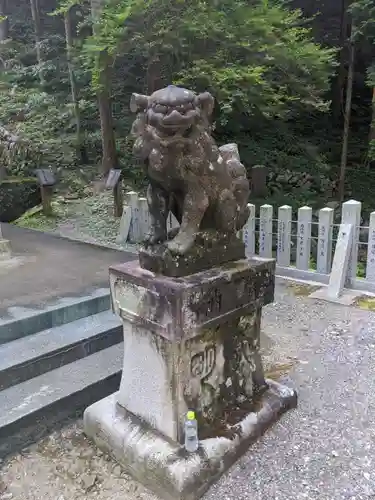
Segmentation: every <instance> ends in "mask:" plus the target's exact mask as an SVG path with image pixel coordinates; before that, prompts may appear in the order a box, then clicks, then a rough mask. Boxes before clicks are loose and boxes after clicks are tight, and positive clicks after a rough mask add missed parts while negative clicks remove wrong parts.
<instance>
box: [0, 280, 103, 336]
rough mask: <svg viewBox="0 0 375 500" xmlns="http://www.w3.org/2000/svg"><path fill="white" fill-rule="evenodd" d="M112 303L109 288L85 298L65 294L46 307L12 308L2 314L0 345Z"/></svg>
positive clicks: (101, 308)
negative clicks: (65, 295)
mask: <svg viewBox="0 0 375 500" xmlns="http://www.w3.org/2000/svg"><path fill="white" fill-rule="evenodd" d="M110 306H111V299H110V293H109V289H108V288H100V289H97V290H95V291H93V292H92V293H91V294H89V295H86V296H83V297H64V298H61V299H60V300H58V301H57V302H55V303H53V304H50V305H47V306H46V307H44V308H43V309H31V308H23V307H11V308H9V309H7V310H6V311H4V312H2V313H1V314H0V344H4V343H6V342H11V341H13V340H16V339H19V338H23V337H27V336H28V335H32V334H34V333H37V332H41V331H43V330H47V329H48V328H54V327H56V326H60V325H64V324H66V323H70V322H73V321H76V320H78V319H81V318H85V317H86V316H90V315H92V314H98V313H100V312H102V311H106V310H108V309H109V308H110Z"/></svg>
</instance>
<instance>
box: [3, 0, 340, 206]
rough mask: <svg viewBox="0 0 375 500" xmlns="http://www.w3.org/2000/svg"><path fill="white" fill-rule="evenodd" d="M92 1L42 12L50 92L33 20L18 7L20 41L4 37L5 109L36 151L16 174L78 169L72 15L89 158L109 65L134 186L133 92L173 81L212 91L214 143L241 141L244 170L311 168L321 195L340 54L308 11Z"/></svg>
mask: <svg viewBox="0 0 375 500" xmlns="http://www.w3.org/2000/svg"><path fill="white" fill-rule="evenodd" d="M90 5H91V4H90V2H88V0H62V1H61V2H60V4H59V5H54V4H53V2H52V3H51V4H50V5H49V12H46V13H44V12H43V13H42V14H43V15H44V18H43V19H44V24H47V21H48V22H51V23H54V24H53V30H52V29H50V30H49V31H46V32H45V33H44V35H43V41H42V49H43V66H44V67H43V74H44V75H45V80H46V83H45V85H44V86H43V88H41V86H40V82H39V71H40V68H39V67H38V65H37V58H36V51H35V47H34V36H33V27H32V22H31V21H30V22H29V21H28V22H29V24H28V25H27V26H26V24H25V21H24V19H23V17H22V16H23V15H24V14H23V11H22V8H20V9H19V10H18V11H17V19H16V22H15V23H14V22H13V24H12V26H15V25H17V26H18V27H19V28H20V29H18V28H17V30H18V31H17V36H13V40H12V41H11V42H10V43H5V44H0V58H1V60H2V61H3V66H4V68H5V71H3V73H2V74H1V76H0V80H1V81H2V84H1V85H2V86H1V88H0V116H2V123H3V125H4V126H5V127H6V128H7V129H9V130H10V132H12V133H15V134H17V135H19V136H20V137H21V138H22V140H23V141H24V142H25V143H27V144H28V151H29V153H28V155H27V158H26V159H23V160H22V162H20V161H19V159H18V160H17V161H15V160H14V159H13V160H12V161H11V162H10V163H11V165H8V168H9V169H10V170H11V171H13V172H15V171H16V170H17V171H20V170H22V171H27V172H29V171H32V169H33V168H35V167H36V166H47V165H53V166H54V167H55V168H57V169H58V170H61V171H64V170H66V169H68V168H71V169H73V168H75V167H76V165H77V162H78V158H77V148H76V143H75V137H76V135H75V123H74V119H73V117H74V114H73V112H72V111H73V110H72V106H71V104H70V99H71V98H70V86H69V78H68V68H67V60H66V53H65V52H66V50H65V36H64V35H65V34H64V25H63V16H64V15H65V14H66V13H67V12H68V11H69V13H70V14H72V16H73V17H72V21H73V23H72V24H73V26H74V27H75V30H76V32H75V36H74V60H73V64H74V67H75V78H76V80H77V85H78V90H79V108H80V115H81V120H82V124H81V126H82V129H83V130H84V131H85V136H86V138H85V146H86V149H87V152H88V155H89V159H90V161H91V162H92V163H95V162H96V161H97V158H98V157H99V156H100V122H99V117H98V110H97V104H96V100H95V93H96V91H97V90H100V84H101V83H100V82H101V80H100V76H101V71H102V69H103V63H106V62H107V61H108V60H109V61H110V63H111V65H112V68H111V69H112V70H113V75H114V76H113V81H112V83H113V102H114V115H115V126H116V135H117V138H118V144H119V146H120V150H121V151H120V152H121V155H120V157H121V162H122V166H123V168H124V172H125V176H126V178H128V179H129V180H131V182H133V183H135V184H136V185H137V186H142V181H143V174H142V172H141V170H140V169H138V168H134V164H133V160H132V157H131V141H130V140H129V138H128V136H127V135H128V132H129V128H130V123H131V120H132V119H133V117H131V116H130V114H129V110H128V103H129V97H130V94H131V92H133V91H138V92H148V91H150V90H153V89H154V87H155V86H161V85H166V84H169V83H171V82H174V83H178V84H182V85H186V86H189V87H191V88H193V89H194V90H196V91H201V90H209V91H210V92H212V94H213V95H214V96H215V98H216V100H217V102H218V103H219V104H220V105H218V106H217V107H216V109H215V116H214V118H215V134H216V138H217V140H218V142H220V143H223V142H232V141H233V142H238V144H239V146H240V149H241V155H242V157H243V159H244V162H245V163H246V165H247V166H251V165H253V164H256V163H264V164H267V166H268V167H269V168H270V170H271V171H272V172H273V173H274V174H275V175H276V177H277V176H278V175H279V174H280V173H282V172H283V171H284V170H286V169H287V170H291V171H293V172H295V171H298V172H300V173H301V174H304V173H306V172H307V173H309V174H311V175H312V176H313V177H314V180H313V182H311V183H310V188H309V189H311V192H309V193H308V196H310V195H311V196H313V197H316V196H323V193H325V190H326V185H327V183H329V181H330V172H329V169H328V166H327V159H326V157H325V155H324V154H323V153H322V148H321V135H323V134H321V135H320V136H319V134H318V131H319V130H320V129H321V123H322V117H323V116H324V113H325V112H326V111H327V108H328V103H327V101H326V95H327V90H328V89H329V84H330V77H331V75H332V71H333V70H334V61H335V51H333V50H331V49H326V48H324V47H322V46H320V45H319V44H317V43H316V42H315V41H314V40H313V36H312V33H311V31H310V30H309V29H306V27H304V25H305V24H304V23H302V22H301V20H302V18H301V16H302V15H301V12H299V11H292V10H290V9H288V8H287V4H284V2H282V1H279V0H268V1H267V0H103V5H102V8H101V10H98V11H95V12H93V13H91V12H90ZM51 14H53V15H51ZM13 20H14V18H13ZM17 23H18V24H17ZM21 26H22V28H21ZM14 29H15V28H14ZM90 82H91V88H90V85H89V84H90ZM20 166H21V167H20ZM283 189H284V188H283ZM291 189H293V190H294V191H295V190H296V188H295V187H294V188H291ZM302 195H303V194H302V193H301V196H302Z"/></svg>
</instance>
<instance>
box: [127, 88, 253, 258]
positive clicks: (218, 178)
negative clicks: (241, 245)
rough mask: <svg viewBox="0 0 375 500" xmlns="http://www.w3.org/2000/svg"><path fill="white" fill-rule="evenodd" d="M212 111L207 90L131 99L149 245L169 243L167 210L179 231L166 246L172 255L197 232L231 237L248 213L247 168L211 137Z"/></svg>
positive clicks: (186, 248)
mask: <svg viewBox="0 0 375 500" xmlns="http://www.w3.org/2000/svg"><path fill="white" fill-rule="evenodd" d="M213 107H214V99H213V97H212V96H211V94H209V93H208V92H205V93H203V94H198V95H197V94H195V93H194V92H192V91H190V90H187V89H184V88H180V87H175V86H169V87H166V88H164V89H161V90H158V91H156V92H154V93H153V94H152V95H151V96H145V95H140V94H133V96H132V99H131V103H130V108H131V110H132V112H134V113H135V112H138V115H137V118H136V120H135V121H134V124H133V128H132V133H133V135H134V136H135V138H136V140H135V144H134V149H133V151H134V154H135V156H136V157H137V158H138V159H140V160H141V161H142V162H143V163H144V165H145V167H146V172H147V176H148V178H149V181H150V184H149V187H148V191H147V200H148V204H149V209H150V215H151V234H150V238H149V244H156V243H163V242H166V241H167V239H168V235H167V217H168V212H169V210H171V211H172V212H173V213H174V215H175V217H176V218H177V220H178V221H179V222H180V229H179V232H178V234H177V235H176V236H175V237H174V238H173V239H172V240H170V241H168V242H167V243H166V245H167V247H168V248H169V250H170V251H171V252H172V253H175V254H180V255H184V254H185V253H186V252H188V251H189V250H190V248H191V247H192V246H193V245H194V241H195V239H196V236H197V233H198V232H199V231H204V230H207V229H213V230H217V231H218V232H220V233H225V234H227V235H229V236H231V235H234V234H235V233H236V232H237V231H238V230H239V229H241V228H242V227H243V225H244V224H245V222H246V220H247V218H248V215H249V213H248V208H247V203H248V198H249V182H248V180H247V177H246V170H245V167H244V166H243V165H242V163H241V161H240V158H239V153H238V149H237V145H236V144H226V145H225V146H221V147H220V148H219V147H218V146H217V145H216V143H215V141H214V139H213V138H212V137H211V134H210V125H209V122H210V117H211V114H212V111H213Z"/></svg>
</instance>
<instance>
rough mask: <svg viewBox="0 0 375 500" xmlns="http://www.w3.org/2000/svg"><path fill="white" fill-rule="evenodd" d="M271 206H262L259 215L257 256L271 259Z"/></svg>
mask: <svg viewBox="0 0 375 500" xmlns="http://www.w3.org/2000/svg"><path fill="white" fill-rule="evenodd" d="M272 218H273V207H272V205H262V206H261V207H260V213H259V256H260V257H265V258H272Z"/></svg>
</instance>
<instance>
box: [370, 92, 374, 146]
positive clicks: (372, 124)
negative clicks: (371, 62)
mask: <svg viewBox="0 0 375 500" xmlns="http://www.w3.org/2000/svg"><path fill="white" fill-rule="evenodd" d="M371 108H372V109H371V125H370V134H369V143H371V142H372V141H375V87H373V89H372V103H371Z"/></svg>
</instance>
